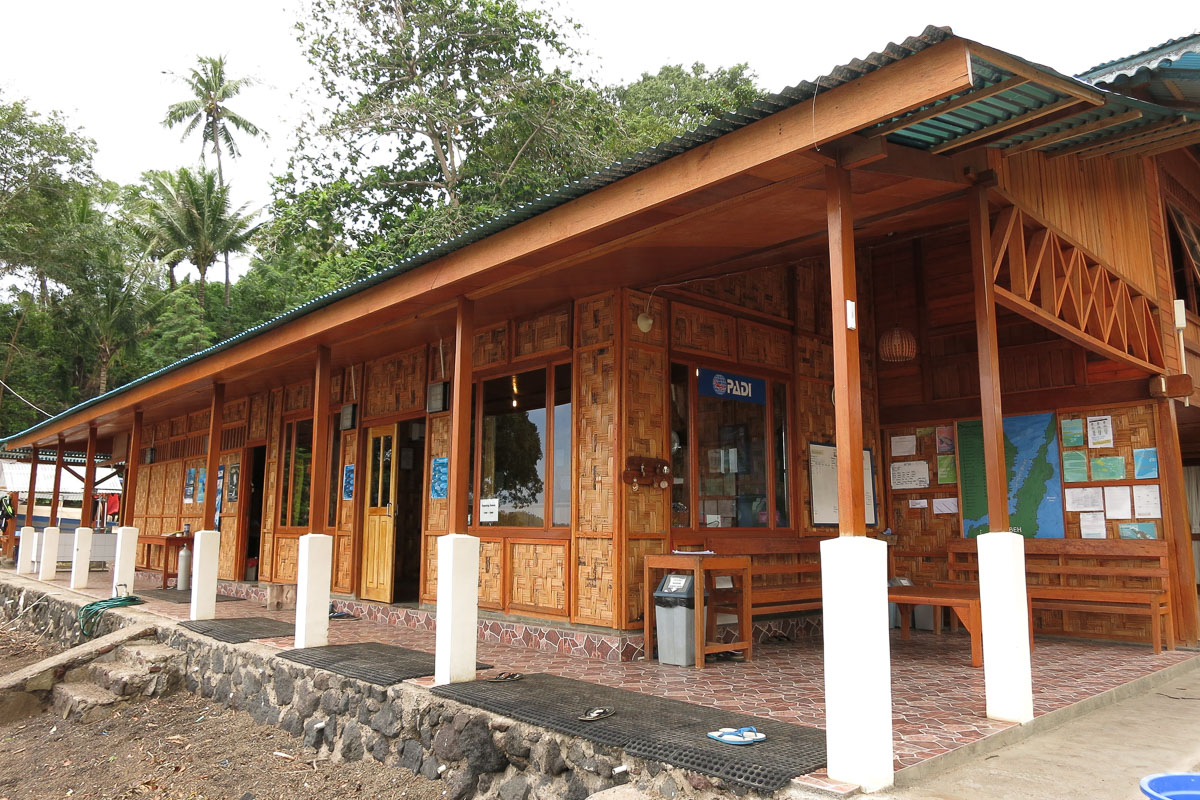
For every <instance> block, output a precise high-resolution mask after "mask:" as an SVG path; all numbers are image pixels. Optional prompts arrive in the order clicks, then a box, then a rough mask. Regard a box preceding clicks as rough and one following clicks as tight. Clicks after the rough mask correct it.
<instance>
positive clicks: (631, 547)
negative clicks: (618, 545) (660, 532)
mask: <svg viewBox="0 0 1200 800" xmlns="http://www.w3.org/2000/svg"><path fill="white" fill-rule="evenodd" d="M665 552H667V540H666V539H630V540H629V541H628V542H626V544H625V610H626V614H625V622H626V623H629V624H632V623H634V622H640V621H641V619H642V614H643V611H644V606H643V604H644V602H645V590H646V585H645V584H646V569H645V564H646V556H647V555H656V554H658V553H665Z"/></svg>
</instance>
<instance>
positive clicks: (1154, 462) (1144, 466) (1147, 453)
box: [1133, 447, 1158, 480]
mask: <svg viewBox="0 0 1200 800" xmlns="http://www.w3.org/2000/svg"><path fill="white" fill-rule="evenodd" d="M1133 477H1135V478H1137V479H1138V480H1146V479H1149V478H1157V477H1158V448H1157V447H1139V448H1136V449H1135V450H1134V451H1133Z"/></svg>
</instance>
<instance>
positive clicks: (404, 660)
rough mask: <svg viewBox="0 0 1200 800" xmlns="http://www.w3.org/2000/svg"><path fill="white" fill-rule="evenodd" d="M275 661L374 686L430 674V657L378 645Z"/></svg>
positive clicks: (330, 648) (293, 653) (332, 648)
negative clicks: (317, 669) (341, 676)
mask: <svg viewBox="0 0 1200 800" xmlns="http://www.w3.org/2000/svg"><path fill="white" fill-rule="evenodd" d="M279 657H280V658H286V659H287V660H288V661H295V662H296V663H297V664H305V665H307V666H310V667H318V668H320V669H324V670H329V671H330V672H333V673H335V674H337V675H345V676H346V677H347V678H356V679H357V680H360V681H365V682H366V683H373V684H375V685H376V686H391V685H392V684H394V683H399V682H400V681H406V680H408V679H409V678H423V677H425V676H426V675H432V674H433V654H432V653H422V652H421V651H419V650H409V649H408V648H405V647H397V646H395V645H391V644H381V643H379V642H359V643H356V644H331V645H326V646H325V647H305V648H302V649H299V650H286V651H284V652H282V653H280V654H279ZM476 669H491V665H490V664H477V665H476Z"/></svg>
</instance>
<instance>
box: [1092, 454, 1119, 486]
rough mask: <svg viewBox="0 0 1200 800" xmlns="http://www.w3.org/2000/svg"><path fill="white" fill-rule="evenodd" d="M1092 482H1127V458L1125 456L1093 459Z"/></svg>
mask: <svg viewBox="0 0 1200 800" xmlns="http://www.w3.org/2000/svg"><path fill="white" fill-rule="evenodd" d="M1092 480H1094V481H1123V480H1125V458H1124V457H1123V456H1099V457H1097V458H1093V459H1092Z"/></svg>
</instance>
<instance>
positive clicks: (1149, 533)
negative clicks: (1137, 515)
mask: <svg viewBox="0 0 1200 800" xmlns="http://www.w3.org/2000/svg"><path fill="white" fill-rule="evenodd" d="M1117 532H1118V533H1120V534H1121V538H1122V539H1157V538H1158V526H1157V525H1155V524H1154V523H1153V522H1122V523H1121V524H1120V525H1118V526H1117Z"/></svg>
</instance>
